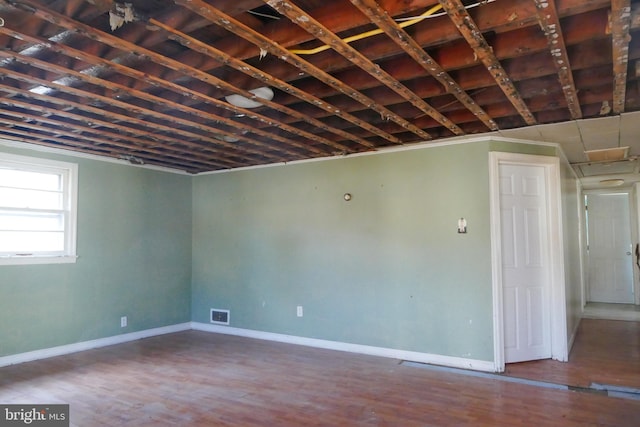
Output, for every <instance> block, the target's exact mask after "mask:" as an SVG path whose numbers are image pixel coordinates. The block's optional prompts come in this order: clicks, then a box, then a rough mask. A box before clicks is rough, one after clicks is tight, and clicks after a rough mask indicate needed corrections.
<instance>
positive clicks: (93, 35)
mask: <svg viewBox="0 0 640 427" xmlns="http://www.w3.org/2000/svg"><path fill="white" fill-rule="evenodd" d="M25 5H26V6H27V8H29V9H30V11H31V13H33V14H34V15H35V16H37V17H38V18H40V19H43V20H45V21H48V22H50V23H52V24H55V25H58V26H60V27H62V28H65V29H67V30H71V31H75V32H77V33H79V34H82V35H84V36H86V37H88V38H90V39H93V40H95V41H98V42H100V43H104V44H106V45H109V46H111V47H113V48H116V49H119V50H123V51H125V52H133V53H135V54H137V55H141V56H142V57H145V58H148V59H149V60H151V61H153V62H155V63H157V64H159V65H162V66H164V67H167V68H169V69H172V70H176V71H179V72H181V73H184V74H186V75H188V76H190V77H192V78H195V79H198V80H201V81H203V82H205V83H207V84H210V85H213V86H216V87H218V88H222V89H224V90H228V91H229V92H232V93H236V94H238V95H241V96H244V97H246V98H254V97H255V95H254V94H252V93H250V92H248V91H246V90H243V89H240V88H237V87H235V86H233V85H231V84H229V83H227V82H225V81H223V80H221V79H219V78H217V77H215V76H213V75H211V74H208V73H205V72H203V71H200V70H198V69H196V68H193V67H190V66H188V65H185V64H183V63H181V62H179V61H176V60H173V59H171V58H167V57H165V56H163V55H160V54H158V53H156V52H153V51H151V50H149V49H145V48H143V47H140V46H138V45H136V44H135V43H131V42H128V41H126V40H123V39H120V38H118V37H115V36H112V35H110V34H106V33H104V32H102V31H100V30H97V29H95V28H93V27H90V26H88V25H85V24H82V23H80V22H77V21H74V20H72V19H70V18H68V17H66V16H64V15H61V14H59V13H57V12H54V11H52V10H49V9H47V8H45V7H43V6H42V5H40V4H38V3H37V2H35V1H33V0H21V1H20V3H18V4H16V7H24V6H25ZM261 102H263V100H262V99H261ZM210 103H212V104H215V105H216V106H218V107H221V108H224V109H227V110H230V111H232V112H234V113H235V114H242V115H245V116H246V117H248V118H251V119H254V120H258V121H262V122H263V123H266V124H268V125H270V126H275V127H278V128H280V129H282V130H285V131H287V132H290V133H292V134H294V135H298V136H300V137H302V138H305V139H308V140H310V141H317V142H321V143H323V144H326V145H328V146H332V147H335V148H338V149H340V150H343V149H344V147H343V146H339V147H336V145H337V144H336V143H335V142H333V141H330V140H328V139H326V138H322V137H319V136H317V135H314V134H312V133H310V132H306V131H303V130H300V129H297V128H295V127H293V126H288V125H285V124H283V123H281V122H275V121H274V120H273V119H270V118H268V117H266V116H263V115H260V114H258V113H255V112H252V111H249V110H246V109H243V108H239V107H235V106H233V105H231V104H229V103H227V102H224V101H220V100H216V99H213V98H211V101H210ZM265 104H266V101H265ZM274 106H278V104H275V103H274ZM303 117H304V116H303ZM271 137H272V138H273V139H277V138H278V136H277V135H275V134H271ZM282 142H284V141H282ZM286 144H288V145H291V146H294V147H297V148H300V149H303V150H309V151H313V152H316V154H329V153H327V152H324V151H320V152H319V150H318V149H317V148H316V147H314V146H312V145H309V144H302V143H298V142H296V141H293V140H290V139H287V140H286Z"/></svg>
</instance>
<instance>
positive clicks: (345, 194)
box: [344, 193, 351, 202]
mask: <svg viewBox="0 0 640 427" xmlns="http://www.w3.org/2000/svg"><path fill="white" fill-rule="evenodd" d="M344 200H345V201H347V202H348V201H349V200H351V193H344Z"/></svg>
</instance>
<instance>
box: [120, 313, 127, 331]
mask: <svg viewBox="0 0 640 427" xmlns="http://www.w3.org/2000/svg"><path fill="white" fill-rule="evenodd" d="M120 327H121V328H126V327H127V316H122V317H121V318H120Z"/></svg>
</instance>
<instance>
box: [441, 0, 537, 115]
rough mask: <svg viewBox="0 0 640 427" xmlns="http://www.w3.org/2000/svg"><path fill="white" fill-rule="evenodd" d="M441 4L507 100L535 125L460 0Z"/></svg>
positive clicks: (527, 109)
mask: <svg viewBox="0 0 640 427" xmlns="http://www.w3.org/2000/svg"><path fill="white" fill-rule="evenodd" d="M439 2H440V4H441V5H442V8H443V9H444V10H445V11H446V12H447V14H448V15H449V17H450V18H451V20H452V21H453V23H454V24H455V25H456V27H457V28H458V31H460V34H462V36H463V37H464V38H465V40H467V43H469V46H471V48H472V49H473V51H474V52H475V53H476V55H477V56H478V58H479V59H480V61H482V63H483V64H484V66H485V67H487V70H488V71H489V73H491V75H492V76H493V78H494V79H495V81H496V83H498V86H500V89H502V92H503V93H504V94H505V95H506V97H507V99H509V101H510V102H511V104H513V106H514V107H515V108H516V110H517V111H518V113H519V114H520V116H522V118H523V119H524V121H525V123H527V124H528V125H535V124H536V119H535V117H534V116H533V114H532V113H531V111H529V107H527V105H526V104H525V102H524V100H523V99H522V96H520V94H519V93H518V90H517V89H516V87H515V86H514V84H513V82H512V81H511V78H510V77H509V75H508V74H507V72H506V71H505V70H504V68H502V65H501V64H500V61H498V58H496V56H495V54H494V53H493V49H492V48H491V46H489V43H487V40H486V39H485V38H484V36H483V35H482V31H480V29H479V28H478V26H477V25H476V23H475V22H474V21H473V19H472V18H471V16H470V15H469V12H467V10H466V8H465V7H464V5H463V4H462V2H460V0H439Z"/></svg>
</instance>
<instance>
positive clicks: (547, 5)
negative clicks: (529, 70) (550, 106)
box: [535, 0, 582, 120]
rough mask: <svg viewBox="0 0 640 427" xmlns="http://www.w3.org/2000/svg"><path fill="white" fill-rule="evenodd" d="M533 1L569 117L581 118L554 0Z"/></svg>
mask: <svg viewBox="0 0 640 427" xmlns="http://www.w3.org/2000/svg"><path fill="white" fill-rule="evenodd" d="M535 2H536V8H537V10H538V21H539V22H540V27H541V28H542V31H543V32H544V34H545V36H547V42H548V43H549V49H550V50H551V56H552V57H553V62H554V64H555V65H556V69H557V70H558V78H559V79H560V84H561V85H562V90H563V92H564V97H565V99H566V101H567V107H568V108H569V112H570V113H571V118H572V119H574V120H576V119H580V118H582V110H581V109H580V102H579V100H578V93H577V91H576V85H575V83H574V82H573V72H572V70H571V64H570V62H569V55H568V54H567V47H566V46H565V43H564V36H563V34H562V27H561V26H560V19H558V12H557V11H556V5H555V0H535Z"/></svg>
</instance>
